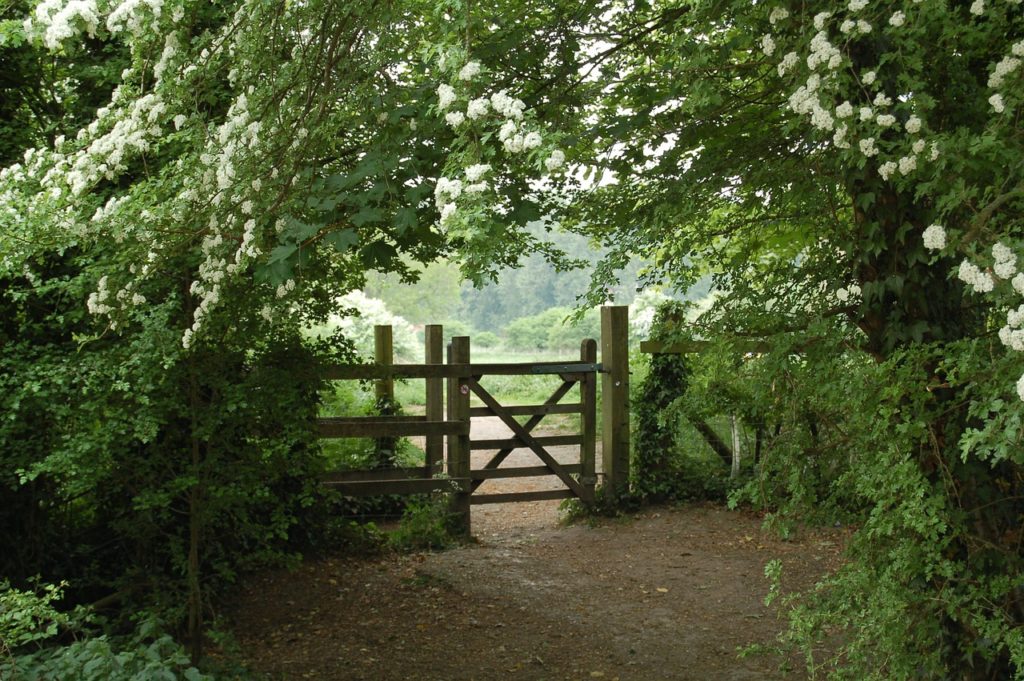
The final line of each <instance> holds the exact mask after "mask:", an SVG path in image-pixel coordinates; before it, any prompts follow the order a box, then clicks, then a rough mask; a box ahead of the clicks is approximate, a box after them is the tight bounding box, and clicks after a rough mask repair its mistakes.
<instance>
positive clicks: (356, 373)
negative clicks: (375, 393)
mask: <svg viewBox="0 0 1024 681" xmlns="http://www.w3.org/2000/svg"><path fill="white" fill-rule="evenodd" d="M601 371H602V367H601V365H600V364H597V363H592V362H569V363H567V362H511V363H498V364H330V365H327V366H326V367H324V369H323V373H324V377H325V378H326V379H327V380H330V381H349V380H383V379H389V378H469V377H470V376H482V375H485V374H486V375H488V376H542V375H545V374H573V375H581V374H584V373H594V372H598V373H600V372H601Z"/></svg>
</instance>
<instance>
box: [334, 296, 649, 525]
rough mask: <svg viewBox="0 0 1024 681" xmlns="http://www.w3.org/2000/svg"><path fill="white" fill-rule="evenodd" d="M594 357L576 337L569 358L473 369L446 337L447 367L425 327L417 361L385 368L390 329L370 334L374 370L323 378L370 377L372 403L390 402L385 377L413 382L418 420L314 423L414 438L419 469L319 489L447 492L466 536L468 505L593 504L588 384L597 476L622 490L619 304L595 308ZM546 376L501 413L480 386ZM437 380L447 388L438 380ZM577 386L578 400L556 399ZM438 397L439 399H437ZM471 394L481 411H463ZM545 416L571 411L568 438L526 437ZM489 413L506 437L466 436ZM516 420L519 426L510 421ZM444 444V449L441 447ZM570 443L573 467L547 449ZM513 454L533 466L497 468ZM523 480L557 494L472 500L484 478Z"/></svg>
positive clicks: (625, 451)
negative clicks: (537, 390) (525, 399)
mask: <svg viewBox="0 0 1024 681" xmlns="http://www.w3.org/2000/svg"><path fill="white" fill-rule="evenodd" d="M601 322H602V324H601V326H602V334H601V335H602V357H603V359H604V361H603V363H601V364H599V363H598V362H597V343H596V341H594V340H590V339H588V340H585V341H583V342H582V344H581V347H580V355H579V358H578V359H577V358H573V359H570V360H568V361H561V362H529V363H490V364H488V363H473V362H471V361H470V339H469V338H468V337H465V336H461V337H455V338H452V342H451V344H450V345H449V346H448V357H447V362H444V361H443V359H442V358H443V354H444V346H443V329H442V327H441V326H439V325H430V326H427V327H426V330H425V355H424V357H425V361H424V363H423V364H394V362H393V356H392V349H391V328H390V327H387V326H378V327H376V329H375V340H376V343H375V346H376V347H375V358H374V359H375V363H374V364H354V365H338V366H333V367H330V368H329V369H328V370H327V376H326V377H327V378H328V379H331V380H353V379H362V380H367V379H370V380H374V381H375V391H376V396H377V398H378V402H380V403H384V404H386V403H388V402H389V400H391V399H393V395H394V379H396V378H402V379H405V378H408V379H423V380H424V382H425V398H426V399H425V403H426V413H425V414H424V415H422V416H367V417H329V418H322V419H320V420H319V427H320V435H321V436H322V437H329V438H330V437H370V438H397V437H405V436H417V435H419V436H423V437H424V438H425V447H424V453H425V462H424V465H422V466H415V467H411V468H410V467H405V468H385V469H379V470H359V471H338V472H335V473H331V474H329V475H328V476H326V478H325V480H324V484H326V485H330V486H332V487H335V488H337V489H338V490H339V491H340V492H341V493H343V494H346V495H352V496H367V495H381V494H421V493H428V492H433V491H438V490H440V491H445V492H450V493H451V495H452V506H453V511H454V512H455V513H457V514H458V516H459V519H460V525H461V527H462V530H463V531H464V532H465V533H467V534H468V533H469V530H470V507H471V505H473V504H493V503H505V502H513V501H537V500H542V499H568V498H578V499H581V500H582V501H583V502H584V503H590V502H592V501H593V500H594V493H595V485H596V483H597V481H598V472H597V465H596V452H597V385H598V381H597V377H598V375H601V377H602V380H601V389H602V403H603V409H602V440H603V447H602V467H601V468H602V474H603V484H604V485H605V486H606V487H607V488H608V493H609V494H610V495H614V494H616V493H618V492H619V491H621V490H623V489H625V486H626V484H627V482H628V475H629V469H628V465H629V464H628V462H629V407H628V395H629V367H628V360H627V357H628V347H627V343H628V336H627V327H628V317H627V316H626V308H625V307H610V306H609V307H604V308H602V315H601ZM494 375H506V376H508V375H513V376H518V375H533V376H536V375H555V376H558V377H559V378H560V379H561V382H560V384H559V385H558V387H557V388H556V389H555V390H554V391H553V392H552V394H551V396H550V397H549V398H548V399H547V400H545V401H544V402H543V403H542V404H535V405H517V406H508V405H503V404H501V403H500V402H499V401H498V399H496V398H495V397H494V396H493V395H492V394H491V393H490V392H489V391H488V390H487V389H486V388H485V387H484V386H483V385H482V383H481V381H482V379H483V377H484V376H494ZM445 382H447V387H448V389H447V391H445V390H444V383H445ZM576 386H579V391H578V395H579V397H578V399H577V400H575V401H571V402H564V401H563V400H564V399H565V398H566V397H567V396H569V395H570V393H572V392H573V388H575V387H576ZM445 392H447V400H446V399H445ZM473 395H475V396H476V397H477V399H478V400H479V401H480V403H481V406H471V396H473ZM551 414H579V415H580V418H579V429H578V432H576V433H574V434H569V435H547V436H545V435H534V434H533V431H534V430H535V429H536V428H537V426H538V425H539V424H540V423H541V422H542V421H543V419H544V417H545V416H548V415H551ZM483 416H496V417H498V418H499V419H501V421H502V423H504V424H505V426H507V427H508V429H509V430H511V432H512V437H511V438H505V439H497V440H494V439H473V438H472V437H471V435H470V424H471V421H472V418H473V417H483ZM517 416H520V417H522V416H526V417H529V418H527V419H526V420H525V421H524V422H523V423H520V422H519V420H517V419H516V418H515V417H517ZM445 441H447V447H445ZM564 445H576V446H578V447H579V461H578V462H576V463H563V462H559V461H558V460H557V459H556V458H555V456H553V455H552V454H551V452H550V451H549V450H548V448H549V447H553V446H564ZM516 449H528V450H530V451H531V452H532V453H533V454H534V455H535V456H536V457H537V459H538V460H539V464H540V465H536V466H518V467H514V468H509V467H504V468H503V467H501V464H502V463H503V462H505V460H506V459H507V458H508V457H509V455H510V454H512V452H513V451H514V450H516ZM476 450H489V451H493V452H494V454H493V455H492V456H491V457H490V459H489V460H488V461H487V463H486V464H485V465H484V466H483V468H480V469H473V468H472V466H471V453H472V452H473V451H476ZM533 476H555V477H556V478H557V479H558V480H559V481H560V482H561V483H562V487H561V488H559V489H554V490H542V491H531V492H508V493H499V494H494V493H490V494H487V493H481V492H478V489H479V488H480V486H481V485H482V484H484V482H485V481H487V480H494V479H502V478H519V477H533Z"/></svg>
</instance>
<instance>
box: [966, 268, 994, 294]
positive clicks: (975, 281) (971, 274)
mask: <svg viewBox="0 0 1024 681" xmlns="http://www.w3.org/2000/svg"><path fill="white" fill-rule="evenodd" d="M957 276H959V278H960V281H962V282H964V283H965V284H967V285H968V286H970V287H972V288H973V289H974V290H975V292H977V293H989V292H990V291H992V289H994V288H995V285H996V282H995V279H994V278H993V277H992V275H991V274H989V273H988V272H984V271H982V270H980V269H979V268H978V267H977V266H975V265H974V264H973V263H971V262H970V261H968V260H964V261H963V262H961V263H960V269H959V271H958V272H957Z"/></svg>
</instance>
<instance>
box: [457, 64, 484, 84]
mask: <svg viewBox="0 0 1024 681" xmlns="http://www.w3.org/2000/svg"><path fill="white" fill-rule="evenodd" d="M480 70H481V68H480V62H478V61H471V62H467V63H466V65H465V66H463V67H462V68H461V69H460V70H459V80H473V79H474V78H475V77H477V76H478V75H480Z"/></svg>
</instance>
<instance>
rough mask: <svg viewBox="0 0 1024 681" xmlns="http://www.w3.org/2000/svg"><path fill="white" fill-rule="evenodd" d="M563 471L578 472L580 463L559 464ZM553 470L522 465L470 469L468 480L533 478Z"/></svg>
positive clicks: (546, 467)
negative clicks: (516, 466)
mask: <svg viewBox="0 0 1024 681" xmlns="http://www.w3.org/2000/svg"><path fill="white" fill-rule="evenodd" d="M559 468H561V469H562V470H563V471H565V472H566V473H570V474H575V473H579V472H580V470H581V469H580V464H578V463H567V464H562V465H560V466H559ZM554 474H555V472H554V471H553V470H551V468H550V467H549V466H522V467H518V468H483V469H481V470H476V471H470V472H469V478H470V480H497V479H504V478H533V477H538V476H541V475H554Z"/></svg>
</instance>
